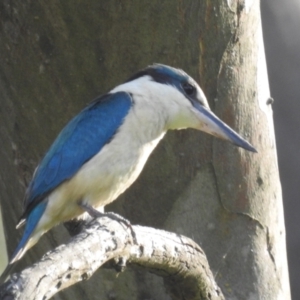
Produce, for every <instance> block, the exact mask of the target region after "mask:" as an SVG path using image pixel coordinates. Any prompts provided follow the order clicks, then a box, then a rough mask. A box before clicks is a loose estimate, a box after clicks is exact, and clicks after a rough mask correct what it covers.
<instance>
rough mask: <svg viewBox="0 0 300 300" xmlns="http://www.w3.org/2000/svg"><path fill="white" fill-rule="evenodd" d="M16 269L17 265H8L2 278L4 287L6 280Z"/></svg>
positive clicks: (0, 281)
mask: <svg viewBox="0 0 300 300" xmlns="http://www.w3.org/2000/svg"><path fill="white" fill-rule="evenodd" d="M15 267H16V264H8V265H7V266H6V268H5V270H4V271H3V273H2V274H1V276H0V285H2V284H3V283H4V282H5V280H6V279H7V277H8V276H9V275H10V274H11V273H12V272H13V270H14V269H15Z"/></svg>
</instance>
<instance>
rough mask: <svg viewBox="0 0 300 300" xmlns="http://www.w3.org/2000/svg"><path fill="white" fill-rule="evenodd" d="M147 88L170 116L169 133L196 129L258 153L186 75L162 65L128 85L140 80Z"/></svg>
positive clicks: (143, 72)
mask: <svg viewBox="0 0 300 300" xmlns="http://www.w3.org/2000/svg"><path fill="white" fill-rule="evenodd" d="M143 78H147V80H148V81H146V82H147V84H145V85H144V88H147V89H148V91H147V92H148V93H149V94H151V95H152V97H151V99H153V100H154V99H155V98H156V96H157V97H158V94H159V97H158V98H160V101H163V102H164V105H165V107H166V110H167V111H168V114H167V119H168V120H167V129H183V128H195V129H198V130H201V131H204V132H206V133H209V134H211V135H213V136H216V137H218V138H221V139H224V140H227V141H229V142H231V143H233V144H235V145H236V146H238V147H241V148H244V149H246V150H248V151H252V152H256V150H255V148H254V147H253V146H252V145H251V144H250V143H249V142H247V141H246V140H245V139H243V138H242V137H241V136H240V135H239V134H237V133H236V132H235V131H234V130H233V129H231V128H230V127H229V126H228V125H226V124H225V123H224V122H223V121H221V120H220V119H219V118H218V117H217V116H216V115H215V114H214V113H213V112H212V111H211V110H210V108H209V105H208V102H207V100H206V97H205V95H204V93H203V91H202V90H201V88H200V87H199V85H198V84H197V83H196V81H195V80H194V79H193V78H191V77H190V76H189V75H188V74H186V73H185V72H184V71H182V70H179V69H175V68H172V67H169V66H166V65H162V64H154V65H151V66H149V67H147V68H146V69H144V70H142V71H140V72H138V73H136V74H135V75H133V76H132V77H131V78H129V80H128V81H127V83H130V82H131V83H132V82H135V84H136V86H138V87H139V88H141V87H140V86H139V84H138V83H137V82H138V81H139V80H140V82H141V85H143V80H142V79H143Z"/></svg>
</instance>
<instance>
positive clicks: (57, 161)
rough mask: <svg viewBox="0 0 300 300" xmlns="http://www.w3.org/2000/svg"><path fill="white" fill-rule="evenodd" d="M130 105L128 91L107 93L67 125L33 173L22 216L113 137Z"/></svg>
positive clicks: (130, 100)
mask: <svg viewBox="0 0 300 300" xmlns="http://www.w3.org/2000/svg"><path fill="white" fill-rule="evenodd" d="M131 105H132V99H131V96H130V95H129V94H128V93H125V92H118V93H114V94H107V95H104V96H102V97H100V98H98V99H96V100H94V101H93V102H92V103H91V104H90V105H89V106H87V107H86V108H85V109H84V110H82V111H81V112H80V113H79V114H78V115H77V116H76V117H74V118H73V119H72V120H71V121H70V122H69V123H68V124H67V125H66V126H65V128H64V129H63V130H62V131H61V133H60V134H59V135H58V137H57V138H56V140H55V141H54V143H53V144H52V146H51V147H50V149H49V151H48V152H47V153H46V155H45V157H44V158H43V160H42V161H41V163H40V165H39V166H38V168H37V170H36V172H35V174H34V177H33V180H32V182H31V184H30V185H29V188H28V191H27V197H26V200H25V213H24V215H23V218H24V217H25V218H26V215H28V213H30V211H31V210H32V209H33V208H34V207H35V206H36V205H37V204H38V203H40V201H41V200H42V199H43V198H44V197H45V196H46V195H47V194H48V193H49V192H51V191H52V190H53V189H55V188H56V187H57V186H59V185H60V184H61V183H62V182H64V181H65V180H68V179H69V178H71V177H72V176H73V175H74V174H75V173H76V172H77V171H78V170H79V169H80V168H81V166H82V165H83V164H84V163H86V162H87V161H88V160H90V159H91V158H92V157H93V156H94V155H95V154H97V153H98V152H99V151H100V150H101V148H102V147H103V146H104V145H105V144H107V143H108V142H109V141H110V140H111V139H112V137H113V136H114V134H115V133H116V131H117V130H118V128H119V127H120V125H121V124H122V123H123V120H124V118H125V116H126V115H127V113H128V111H129V109H130V107H131Z"/></svg>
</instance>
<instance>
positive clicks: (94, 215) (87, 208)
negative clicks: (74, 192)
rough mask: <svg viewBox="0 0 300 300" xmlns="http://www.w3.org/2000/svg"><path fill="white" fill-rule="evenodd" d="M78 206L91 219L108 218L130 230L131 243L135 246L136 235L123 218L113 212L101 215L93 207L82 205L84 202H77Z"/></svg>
mask: <svg viewBox="0 0 300 300" xmlns="http://www.w3.org/2000/svg"><path fill="white" fill-rule="evenodd" d="M78 205H79V206H80V207H81V208H82V209H83V210H84V211H86V212H87V213H88V214H89V215H90V216H91V217H92V218H101V217H109V218H111V219H112V220H115V221H117V222H119V223H122V224H124V225H125V226H126V228H129V229H130V231H131V235H132V238H133V241H134V243H135V244H137V239H136V234H135V232H134V230H133V228H132V226H131V224H130V222H129V221H128V220H126V219H125V218H123V217H122V216H120V215H118V214H116V213H113V212H106V213H102V212H100V211H99V210H97V209H95V208H94V207H93V206H91V205H89V204H87V203H84V202H78Z"/></svg>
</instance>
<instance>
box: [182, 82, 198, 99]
mask: <svg viewBox="0 0 300 300" xmlns="http://www.w3.org/2000/svg"><path fill="white" fill-rule="evenodd" d="M182 88H183V90H184V92H185V93H186V94H187V95H188V96H194V95H195V93H196V88H195V87H194V86H193V85H191V84H190V83H188V82H185V83H183V84H182Z"/></svg>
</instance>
